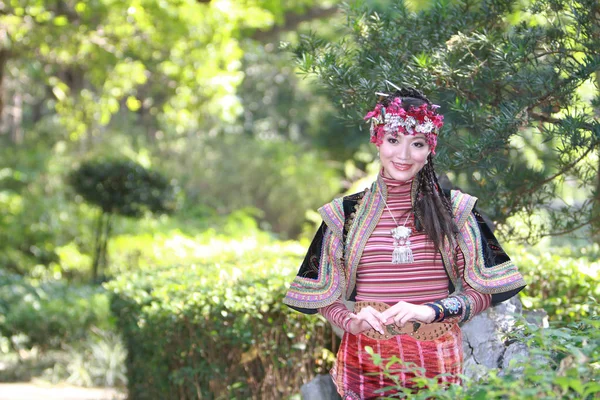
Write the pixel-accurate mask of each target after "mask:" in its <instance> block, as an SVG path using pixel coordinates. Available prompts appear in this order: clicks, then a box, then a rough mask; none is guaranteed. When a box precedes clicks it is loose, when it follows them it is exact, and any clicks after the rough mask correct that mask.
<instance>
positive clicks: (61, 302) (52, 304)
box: [0, 271, 114, 350]
mask: <svg viewBox="0 0 600 400" xmlns="http://www.w3.org/2000/svg"><path fill="white" fill-rule="evenodd" d="M113 324H114V323H113V318H112V317H111V315H110V309H109V297H108V295H107V293H106V291H105V290H104V289H102V288H100V287H91V286H75V285H67V284H66V283H65V282H60V281H50V282H46V283H42V284H32V283H29V282H28V281H27V280H26V279H25V278H23V277H20V276H16V275H7V274H5V273H3V272H2V271H0V334H1V335H2V336H5V337H7V338H12V337H16V336H18V335H25V337H26V340H25V341H24V343H23V344H22V345H23V346H24V347H26V348H32V347H33V346H37V347H38V348H40V349H41V350H48V349H58V348H61V347H63V346H64V345H65V344H66V343H73V342H76V341H78V340H82V339H83V338H85V337H86V335H87V332H88V330H89V329H90V328H91V327H92V326H97V327H100V328H104V329H108V328H111V327H112V326H113Z"/></svg>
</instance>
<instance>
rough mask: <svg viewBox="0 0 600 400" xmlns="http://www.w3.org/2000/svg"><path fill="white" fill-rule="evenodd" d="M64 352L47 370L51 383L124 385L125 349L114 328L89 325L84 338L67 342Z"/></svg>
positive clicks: (46, 376) (98, 385)
mask: <svg viewBox="0 0 600 400" xmlns="http://www.w3.org/2000/svg"><path fill="white" fill-rule="evenodd" d="M66 350H67V351H66V353H65V354H64V356H63V357H62V358H61V359H59V360H58V362H56V363H55V364H54V366H53V367H52V368H51V369H48V370H46V374H45V378H46V379H48V380H50V381H51V382H53V383H58V382H66V383H68V384H70V385H75V386H95V387H124V386H125V385H126V384H127V377H126V372H127V371H126V369H125V360H126V358H127V351H126V349H125V345H124V343H123V341H122V340H121V338H120V337H119V336H118V335H117V334H116V333H114V332H111V331H104V330H101V329H92V330H91V332H89V334H88V336H87V337H86V339H85V340H83V341H81V342H77V343H71V344H70V345H68V346H67V349H66Z"/></svg>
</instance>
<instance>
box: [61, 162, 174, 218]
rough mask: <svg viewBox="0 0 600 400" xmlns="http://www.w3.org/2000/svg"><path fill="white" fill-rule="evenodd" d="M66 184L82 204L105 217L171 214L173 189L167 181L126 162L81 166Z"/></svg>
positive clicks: (139, 166) (160, 176)
mask: <svg viewBox="0 0 600 400" xmlns="http://www.w3.org/2000/svg"><path fill="white" fill-rule="evenodd" d="M70 183H71V185H72V186H73V188H74V189H75V191H76V192H77V193H78V194H80V195H81V196H82V197H83V198H84V199H85V200H86V201H88V202H90V203H91V204H95V205H97V206H98V207H100V208H101V209H102V211H103V212H105V213H114V214H119V215H124V216H127V217H140V216H141V215H143V214H144V213H145V212H151V213H164V212H169V211H172V210H173V208H174V203H175V193H176V192H175V188H174V186H173V185H172V184H171V182H169V180H168V179H167V178H165V177H164V176H162V175H161V174H159V173H158V172H156V171H150V170H147V169H146V168H144V167H142V166H141V165H139V164H136V163H134V162H132V161H128V160H111V161H105V162H101V161H91V162H86V163H83V164H82V165H80V166H79V168H78V169H76V170H74V171H73V172H72V174H71V175H70Z"/></svg>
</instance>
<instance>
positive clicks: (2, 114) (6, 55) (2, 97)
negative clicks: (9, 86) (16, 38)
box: [0, 49, 8, 127]
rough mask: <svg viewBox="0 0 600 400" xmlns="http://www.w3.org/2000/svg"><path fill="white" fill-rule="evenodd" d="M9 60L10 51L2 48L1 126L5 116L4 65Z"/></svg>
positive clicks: (0, 56) (0, 55)
mask: <svg viewBox="0 0 600 400" xmlns="http://www.w3.org/2000/svg"><path fill="white" fill-rule="evenodd" d="M7 61H8V51H7V50H4V49H3V50H0V127H1V126H4V124H3V123H2V122H3V121H2V118H3V117H4V101H3V100H4V90H5V89H4V67H5V66H6V62H7Z"/></svg>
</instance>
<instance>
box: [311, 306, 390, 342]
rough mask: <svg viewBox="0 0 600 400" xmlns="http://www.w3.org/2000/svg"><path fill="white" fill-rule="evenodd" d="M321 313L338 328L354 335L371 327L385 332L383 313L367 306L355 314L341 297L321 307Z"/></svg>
mask: <svg viewBox="0 0 600 400" xmlns="http://www.w3.org/2000/svg"><path fill="white" fill-rule="evenodd" d="M319 313H320V314H321V315H323V316H324V317H325V318H326V319H327V320H328V321H329V322H331V323H332V324H334V325H335V326H337V327H338V328H340V329H343V330H344V331H346V332H349V333H351V334H353V335H358V334H359V333H361V332H364V331H366V330H369V329H371V328H374V329H375V330H376V331H378V332H379V333H381V334H383V332H384V331H383V322H384V319H383V317H382V315H381V313H380V312H379V311H377V310H375V309H374V308H372V307H365V308H363V309H362V310H360V312H359V313H358V314H354V313H353V312H352V311H350V310H348V307H346V305H345V304H344V302H343V301H342V300H341V299H337V300H336V301H335V302H334V303H333V304H330V305H328V306H326V307H323V308H319Z"/></svg>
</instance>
